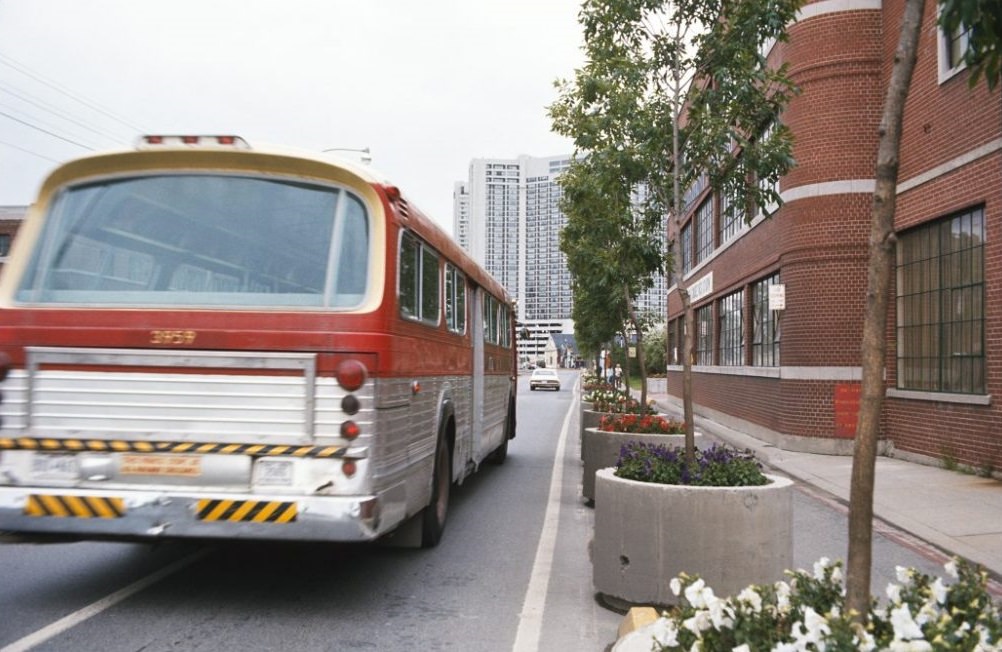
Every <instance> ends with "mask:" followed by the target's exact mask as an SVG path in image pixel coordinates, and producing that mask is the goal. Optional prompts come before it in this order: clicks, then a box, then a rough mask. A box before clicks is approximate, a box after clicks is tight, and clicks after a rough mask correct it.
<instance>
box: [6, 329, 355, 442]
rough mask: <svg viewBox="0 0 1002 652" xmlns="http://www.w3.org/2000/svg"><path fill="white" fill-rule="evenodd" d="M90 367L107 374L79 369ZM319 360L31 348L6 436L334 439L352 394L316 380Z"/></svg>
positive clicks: (13, 387)
mask: <svg viewBox="0 0 1002 652" xmlns="http://www.w3.org/2000/svg"><path fill="white" fill-rule="evenodd" d="M83 365H101V366H103V367H106V368H107V369H108V370H101V371H96V370H91V369H83V368H81V369H76V368H74V367H81V366H83ZM314 365H315V356H314V355H313V354H269V353H254V354H239V353H238V354H233V353H223V352H184V353H175V352H161V351H155V352H137V351H128V350H109V349H106V350H98V351H94V350H71V349H29V366H28V369H27V371H15V372H12V373H11V375H10V377H9V378H8V379H7V381H6V382H5V383H4V384H3V391H4V399H3V403H2V404H0V416H2V417H3V428H2V430H0V432H2V434H3V435H5V436H17V435H20V434H24V433H25V432H26V431H27V432H30V433H31V434H33V435H36V436H47V437H63V436H70V437H96V438H109V437H111V438H113V437H142V438H154V439H163V438H172V439H177V438H180V439H183V440H194V441H203V440H204V441H215V442H229V441H234V442H243V441H245V440H247V438H248V437H254V438H257V437H274V438H276V439H279V440H281V441H283V442H290V443H291V442H304V443H305V442H310V441H312V439H313V437H315V436H320V437H337V436H338V433H339V428H340V425H341V422H342V421H344V419H345V418H346V416H345V415H344V414H343V413H342V412H341V399H342V398H343V397H344V395H345V393H346V392H345V391H344V390H343V389H341V388H340V387H339V386H338V385H337V383H336V381H335V380H334V379H332V378H317V377H316V375H315V372H314V369H315V367H314ZM50 367H57V368H50ZM130 367H132V368H133V369H136V370H129V368H130ZM139 367H143V369H142V370H141V371H140V370H138V369H137V368H139ZM149 367H157V368H158V370H157V371H150V370H148V369H147V368H149ZM160 368H162V371H159V369H160ZM220 369H226V370H228V371H229V370H233V371H238V373H219V370H220ZM181 371H188V372H189V373H180V372H181ZM190 371H197V373H190ZM276 372H278V373H283V375H276ZM372 392H373V384H372V382H371V381H370V382H369V383H367V384H366V386H365V387H363V388H362V389H361V390H360V391H358V392H356V393H355V394H356V396H357V397H358V398H359V399H360V401H361V404H362V411H361V412H360V413H359V414H357V415H355V417H354V420H355V421H356V423H358V424H359V425H360V426H361V428H362V432H363V433H371V432H372V424H371V419H372ZM255 441H256V439H255Z"/></svg>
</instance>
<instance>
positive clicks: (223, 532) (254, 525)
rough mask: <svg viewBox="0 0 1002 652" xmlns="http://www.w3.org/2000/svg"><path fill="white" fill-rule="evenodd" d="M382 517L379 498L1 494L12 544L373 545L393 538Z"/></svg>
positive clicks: (22, 490)
mask: <svg viewBox="0 0 1002 652" xmlns="http://www.w3.org/2000/svg"><path fill="white" fill-rule="evenodd" d="M381 511H382V510H381V504H380V498H379V496H375V495H371V496H309V497H303V496H289V495H267V496H264V495H256V494H232V493H231V494H225V493H216V494H213V493H208V492H206V493H202V492H190V493H189V492H170V491H137V490H123V491H115V490H101V491H96V490H77V489H55V488H51V487H46V488H38V487H34V488H33V487H0V535H3V536H5V537H6V538H7V539H9V540H26V539H28V540H30V539H31V538H32V537H38V538H40V539H119V540H143V539H147V540H148V539H168V538H197V539H249V540H288V541H346V542H351V541H371V540H373V539H376V538H378V537H379V536H380V535H381V534H383V532H384V531H385V529H381V527H380V512H381ZM384 525H385V524H384Z"/></svg>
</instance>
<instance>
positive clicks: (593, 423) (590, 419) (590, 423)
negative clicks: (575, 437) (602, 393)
mask: <svg viewBox="0 0 1002 652" xmlns="http://www.w3.org/2000/svg"><path fill="white" fill-rule="evenodd" d="M581 405H582V407H581V438H580V441H581V459H582V460H583V459H584V438H585V431H586V430H587V429H588V428H598V424H599V423H600V422H601V421H602V417H604V416H606V415H612V414H614V413H613V412H596V411H595V410H593V409H591V408H592V406H593V405H594V403H588V404H587V405H588V407H587V408H585V407H584V405H585V403H584V402H583V401H582V403H581Z"/></svg>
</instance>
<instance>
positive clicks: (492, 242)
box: [453, 155, 667, 362]
mask: <svg viewBox="0 0 1002 652" xmlns="http://www.w3.org/2000/svg"><path fill="white" fill-rule="evenodd" d="M570 163H571V157H570V156H568V155H564V156H551V157H542V158H537V157H532V156H520V157H518V158H517V159H474V160H473V161H472V162H471V163H470V172H469V179H468V180H467V181H466V182H457V183H456V185H455V190H454V192H453V232H454V233H455V234H456V240H457V241H458V242H459V244H460V245H462V246H463V248H465V249H466V250H467V251H468V252H470V255H471V256H473V258H474V259H475V260H476V261H477V262H478V263H480V264H481V265H483V266H484V267H485V268H486V269H487V270H488V271H489V272H490V273H491V274H492V275H494V277H495V278H497V279H498V280H499V281H501V283H503V284H504V286H505V287H506V288H507V289H508V291H509V292H510V293H511V294H512V296H514V297H515V298H516V299H517V301H518V320H519V323H521V324H523V325H524V326H525V327H526V328H527V329H528V332H529V337H528V338H527V339H520V340H519V353H520V355H521V357H522V359H523V360H526V361H530V362H534V361H536V360H537V359H542V357H543V351H544V349H545V347H546V343H547V340H548V339H549V336H550V335H551V334H553V333H573V332H574V325H573V321H572V318H571V309H572V307H573V300H572V296H571V275H570V272H569V271H568V269H567V260H566V257H565V256H564V254H563V252H561V251H560V231H561V230H562V229H563V227H564V225H565V224H566V223H567V218H566V217H565V216H564V214H563V212H562V211H561V210H560V199H561V195H562V189H561V187H560V185H559V184H558V183H557V179H558V178H559V177H560V174H561V173H562V172H563V171H565V170H566V169H567V168H568V166H570ZM640 198H641V196H640V195H639V194H638V201H640ZM666 296H667V288H666V284H665V282H664V279H663V278H660V277H659V278H657V279H656V280H655V284H654V287H653V288H652V289H651V290H649V291H648V292H645V293H644V294H643V295H642V296H641V297H638V298H637V302H636V307H637V309H638V310H640V311H644V312H654V313H656V314H658V315H661V318H662V319H664V315H665V314H666V305H667V303H666Z"/></svg>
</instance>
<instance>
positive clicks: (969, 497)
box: [650, 394, 1002, 592]
mask: <svg viewBox="0 0 1002 652" xmlns="http://www.w3.org/2000/svg"><path fill="white" fill-rule="evenodd" d="M650 398H653V399H654V401H655V402H656V403H657V404H658V405H659V406H660V408H661V411H662V412H665V413H667V414H677V413H678V409H677V407H676V406H675V405H674V404H673V403H671V402H670V401H669V400H668V397H667V396H666V395H656V394H655V395H651V396H650ZM696 427H697V429H698V430H700V431H702V432H704V433H706V434H707V435H711V436H713V437H714V438H716V439H719V440H721V441H723V442H725V443H727V444H730V445H731V446H734V447H735V448H742V449H744V448H748V449H751V450H752V451H753V452H754V453H755V455H756V457H757V458H758V459H759V460H760V461H761V462H762V463H763V464H766V465H768V466H770V467H772V468H774V469H775V470H776V471H778V472H780V473H782V474H784V475H788V476H789V477H791V478H793V479H795V480H797V481H800V482H803V483H804V484H807V485H810V486H813V487H816V488H818V489H821V490H823V491H826V492H828V493H830V494H832V495H833V496H835V497H836V498H838V499H839V500H841V501H843V502H844V503H846V504H848V503H849V487H850V480H851V477H852V457H851V456H842V455H821V454H816V453H800V452H795V451H788V450H782V449H780V448H777V447H775V446H773V445H772V444H768V443H766V442H764V441H762V440H759V439H756V438H754V437H752V436H750V435H747V434H745V433H742V432H739V431H737V430H733V429H731V428H729V427H727V426H724V425H721V424H719V423H716V422H714V421H711V420H709V419H704V418H701V417H698V416H697V417H696ZM873 511H874V516H875V518H877V519H880V520H882V521H884V522H886V523H888V524H890V525H892V526H894V527H896V528H898V529H900V530H903V531H905V532H908V533H909V534H911V535H913V536H915V537H917V538H919V539H921V540H923V541H925V542H926V543H929V544H931V545H932V546H934V547H936V548H939V549H940V550H942V551H943V552H945V553H947V554H949V555H958V556H961V557H964V558H966V559H968V560H970V561H972V562H975V563H977V564H980V565H981V566H983V567H984V568H985V570H987V571H988V573H989V575H990V576H991V577H992V579H993V580H994V582H993V584H995V587H994V588H996V589H997V588H998V587H999V585H998V582H999V581H1000V580H1002V482H999V481H998V480H995V479H992V478H983V477H979V476H977V475H972V474H965V473H961V472H959V471H950V470H947V469H943V468H939V467H934V466H926V465H923V464H917V463H914V462H906V461H903V460H898V459H894V458H890V457H878V458H877V463H876V484H875V489H874V498H873ZM993 592H994V591H993Z"/></svg>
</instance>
